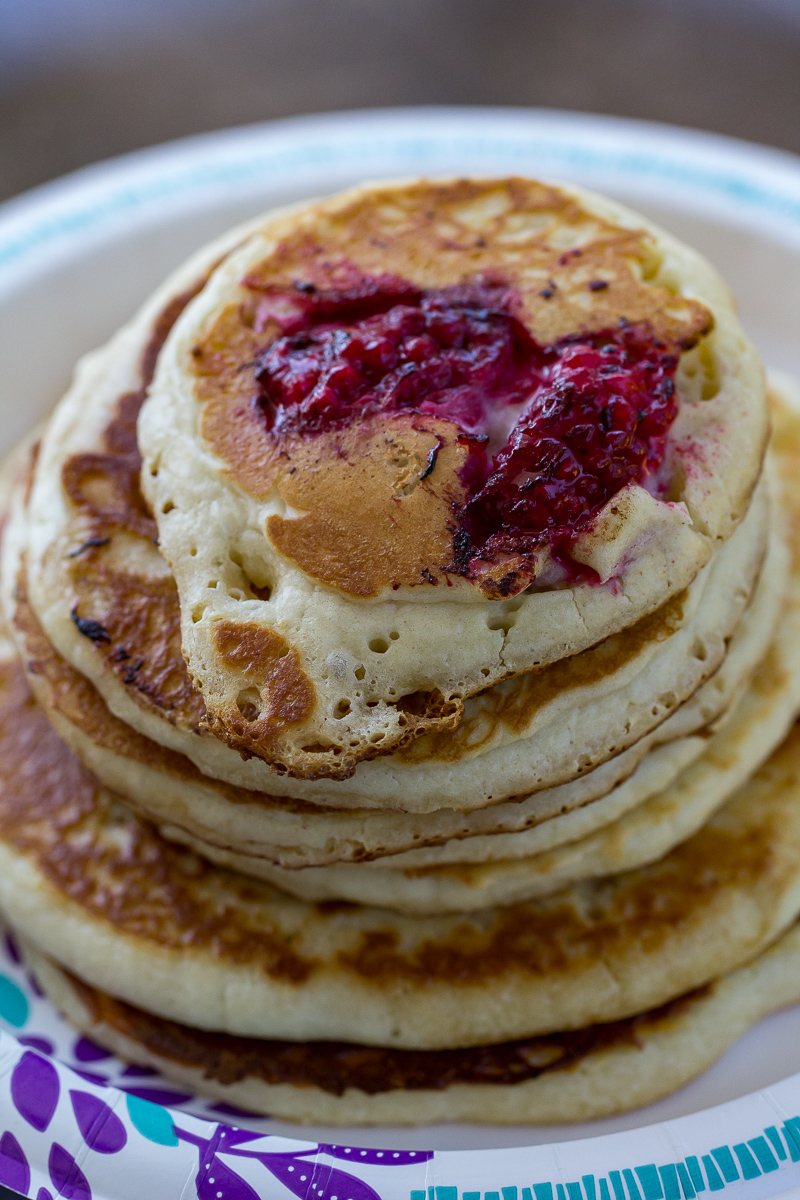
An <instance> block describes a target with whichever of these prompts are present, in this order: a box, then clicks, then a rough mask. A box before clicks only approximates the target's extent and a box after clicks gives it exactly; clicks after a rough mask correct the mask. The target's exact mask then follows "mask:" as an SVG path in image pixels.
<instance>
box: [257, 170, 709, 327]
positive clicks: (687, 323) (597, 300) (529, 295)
mask: <svg viewBox="0 0 800 1200" xmlns="http://www.w3.org/2000/svg"><path fill="white" fill-rule="evenodd" d="M274 232H275V234H276V235H277V237H278V238H279V239H280V240H279V243H278V245H277V247H276V249H275V250H274V252H273V253H272V254H271V255H270V256H269V257H268V258H267V259H265V260H264V261H263V262H262V263H259V264H258V266H256V267H255V268H253V270H251V271H250V273H249V275H248V279H247V284H248V286H250V287H253V288H265V287H275V286H283V287H287V288H289V287H291V286H292V285H293V283H294V282H295V280H297V279H298V278H300V279H303V280H304V281H306V280H307V281H308V282H310V283H314V284H316V285H317V286H319V287H324V286H326V284H328V281H329V280H330V277H331V269H332V266H334V267H335V266H336V265H338V263H340V262H342V261H343V260H346V261H348V262H351V263H354V264H355V265H356V266H357V267H358V268H359V269H360V270H361V271H363V272H365V273H367V274H375V275H378V274H381V273H383V272H388V273H391V274H396V275H400V276H402V277H403V278H405V279H409V280H410V281H411V282H412V283H416V284H417V285H418V286H420V287H447V286H449V285H451V284H456V283H461V282H462V281H464V280H465V279H468V278H471V277H474V276H475V275H477V274H492V273H495V274H496V273H498V272H500V273H501V274H502V276H503V277H504V278H505V279H506V280H508V282H509V283H510V284H511V285H512V286H513V287H514V288H516V289H517V290H518V291H519V294H520V297H521V301H522V315H523V317H524V320H525V323H526V325H527V326H528V328H529V329H530V331H531V333H532V334H533V336H534V337H535V338H536V340H537V341H538V342H541V343H542V344H545V345H547V344H550V343H552V342H555V341H558V340H559V338H562V337H566V336H568V335H570V334H575V333H590V332H597V331H598V330H601V329H608V328H611V327H613V326H614V325H616V324H617V323H618V321H619V319H620V317H624V318H625V319H626V320H627V321H630V322H631V323H638V322H644V323H647V324H649V325H650V326H651V327H652V328H653V331H654V332H655V334H656V336H657V337H659V338H661V339H662V340H664V341H667V342H670V343H672V344H674V345H676V346H688V345H693V344H694V342H695V341H696V340H697V338H698V337H699V336H701V334H703V333H705V332H707V331H708V330H709V329H710V328H711V325H712V318H711V316H710V314H709V312H708V310H707V309H706V308H705V307H704V305H702V304H700V303H698V302H697V301H696V300H689V299H684V298H683V297H681V296H677V295H674V294H672V293H671V292H669V291H667V290H666V288H664V287H659V286H656V285H654V284H653V283H652V282H650V281H649V280H651V279H652V277H653V275H654V274H655V273H656V272H657V269H658V265H659V264H658V252H657V249H656V247H655V245H654V243H653V240H652V238H651V237H650V235H649V234H647V233H645V232H643V231H642V230H637V229H633V230H629V229H623V228H621V227H620V226H617V225H614V224H612V223H610V222H608V221H605V220H603V219H602V218H601V217H596V216H593V215H592V214H590V213H588V212H587V211H586V210H585V209H584V208H583V207H582V205H581V204H580V203H579V202H578V201H577V200H574V199H571V198H570V197H569V196H567V195H565V194H564V193H562V192H560V191H558V190H557V189H556V188H553V187H549V186H547V185H546V184H542V183H539V182H536V181H534V180H528V179H520V178H509V179H504V180H466V179H464V180H458V181H456V182H453V183H432V182H429V181H427V180H420V181H418V182H414V183H410V184H401V185H398V186H394V187H391V188H390V189H387V190H383V191H381V190H378V191H375V192H373V191H367V192H365V193H363V194H361V195H359V196H356V197H355V198H349V197H344V198H342V199H340V200H336V199H334V200H333V201H332V202H329V203H326V204H323V205H321V206H319V208H318V209H312V210H311V212H310V213H308V214H304V215H301V216H300V217H299V218H297V217H291V218H289V219H288V220H287V221H284V222H278V223H276V227H275V230H274ZM597 279H603V280H604V281H605V282H607V283H608V285H609V286H608V287H606V288H603V289H600V290H596V291H592V290H591V289H590V288H589V287H588V284H589V283H590V282H591V281H593V280H597ZM552 285H555V286H552ZM543 288H544V289H546V290H550V291H552V295H550V296H548V297H543V296H542V294H541V293H542V289H543Z"/></svg>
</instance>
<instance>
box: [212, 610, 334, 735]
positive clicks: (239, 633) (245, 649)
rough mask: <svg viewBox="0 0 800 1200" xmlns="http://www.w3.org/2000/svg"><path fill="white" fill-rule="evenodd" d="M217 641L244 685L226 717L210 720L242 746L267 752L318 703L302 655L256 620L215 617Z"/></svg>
mask: <svg viewBox="0 0 800 1200" xmlns="http://www.w3.org/2000/svg"><path fill="white" fill-rule="evenodd" d="M214 643H215V645H216V649H217V653H218V654H219V656H220V658H221V659H222V661H223V662H224V663H225V665H226V666H227V667H231V668H233V670H234V671H236V672H238V674H239V676H240V684H241V691H240V693H239V695H238V696H237V697H236V700H235V702H233V703H231V704H229V706H228V711H227V712H226V713H225V715H224V718H222V719H220V718H216V719H215V720H213V721H212V720H211V719H209V721H208V724H209V726H210V728H211V730H212V732H214V733H217V734H221V735H223V736H224V737H225V740H226V741H227V742H228V744H229V745H233V746H235V747H236V748H237V749H238V750H239V751H240V752H243V753H254V752H255V753H259V752H262V753H263V752H268V751H269V749H270V748H271V747H272V746H273V745H274V743H275V740H276V739H277V738H278V737H279V736H280V735H281V734H282V733H284V732H285V730H287V729H290V728H292V726H294V725H302V724H303V723H304V722H305V721H306V720H307V719H308V717H309V716H310V715H311V713H312V712H313V711H314V706H315V705H316V700H317V697H316V692H315V690H314V685H313V684H312V682H311V680H310V679H309V678H308V676H307V675H306V673H305V672H304V671H303V668H302V666H301V662H300V655H299V654H298V652H297V650H296V648H295V647H294V646H292V645H291V644H290V643H289V642H288V641H287V640H286V638H285V637H283V635H282V634H280V633H277V632H276V631H275V630H274V629H269V628H266V627H265V626H263V625H256V624H254V623H253V622H239V623H234V622H232V621H224V620H222V621H217V622H215V624H214Z"/></svg>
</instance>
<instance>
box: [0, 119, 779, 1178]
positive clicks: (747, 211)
mask: <svg viewBox="0 0 800 1200" xmlns="http://www.w3.org/2000/svg"><path fill="white" fill-rule="evenodd" d="M376 147H381V153H382V154H383V159H381V157H380V154H378V155H377V156H376V153H375V151H376ZM392 148H393V149H392ZM401 151H402V155H404V156H405V157H403V159H402V160H403V162H404V163H405V162H407V163H408V167H409V169H411V168H413V167H415V166H420V167H422V168H423V170H421V171H420V172H419V173H424V166H425V164H426V163H432V162H435V161H436V158H437V155H439V157H440V159H441V157H445V158H446V156H447V154H450V155H451V156H453V157H454V158H457V157H458V155H459V154H460V155H466V154H467V153H468V152H469V153H475V155H476V157H478V158H480V159H481V161H484V160H485V161H486V162H487V163H491V161H492V158H493V156H494V157H495V158H497V157H498V155H500V156H502V155H503V154H505V155H513V156H515V157H516V158H517V159H518V160H519V161H520V162H523V161H524V160H525V158H526V156H527V158H528V160H530V158H531V156H533V155H538V156H539V159H540V160H541V161H543V162H552V163H556V164H557V163H558V162H561V163H562V164H563V166H564V167H565V169H566V171H567V177H568V176H569V171H570V170H580V172H581V174H582V176H583V177H586V175H587V174H589V175H590V176H591V177H592V179H593V180H594V179H595V178H596V179H597V186H598V187H602V186H603V180H604V179H608V178H612V177H613V178H614V179H616V180H618V181H620V180H624V181H626V183H627V185H628V187H629V188H630V191H631V193H635V194H639V195H641V196H643V197H645V196H647V195H650V196H652V195H653V194H654V193H657V191H658V188H659V187H662V188H663V186H664V184H665V183H668V184H669V185H670V187H671V188H672V189H673V190H672V191H671V193H670V202H671V203H673V204H675V206H676V207H682V206H683V207H685V208H686V209H687V210H688V211H693V212H699V211H702V212H703V213H705V214H707V215H711V216H714V217H716V218H717V219H718V220H720V221H722V222H724V223H727V224H730V225H733V226H736V227H739V228H748V229H755V230H757V231H758V232H760V233H761V234H763V235H765V236H767V237H769V238H771V239H772V240H775V241H777V242H780V243H783V244H786V245H788V246H791V247H792V248H793V249H800V156H797V155H794V154H792V153H790V152H788V151H783V150H779V149H775V148H772V147H766V146H759V145H756V144H754V143H751V142H746V141H743V140H739V139H735V138H730V137H726V136H723V135H719V134H713V133H707V132H704V131H701V130H691V129H684V128H681V127H678V126H672V125H665V124H660V123H657V122H650V121H639V120H632V119H629V118H624V117H610V116H603V115H600V114H588V113H577V112H566V111H560V110H554V109H523V108H491V107H483V106H481V107H477V106H447V107H445V106H421V107H413V108H392V109H367V110H360V111H345V112H335V113H324V114H318V115H310V116H298V117H289V118H284V119H282V120H279V121H266V122H259V123H255V124H252V125H245V126H238V127H233V128H231V129H225V130H217V131H213V132H210V133H201V134H195V135H191V136H189V137H184V138H180V139H177V140H174V141H170V142H166V143H162V144H160V145H157V146H153V147H148V148H144V149H141V150H136V151H133V152H131V153H128V154H123V155H119V156H116V157H114V158H111V159H106V160H104V161H102V162H99V163H95V164H92V165H90V166H87V167H83V168H80V169H79V170H77V171H73V172H71V173H70V174H68V175H66V176H62V177H61V178H59V179H56V180H53V181H51V182H49V183H45V184H42V185H40V186H38V187H36V188H33V189H31V190H30V191H27V192H24V193H22V194H21V195H19V196H16V197H13V198H11V199H10V200H7V201H5V202H4V203H3V204H1V205H0V299H2V300H4V301H5V302H8V301H9V300H12V299H13V295H14V292H15V291H16V290H18V289H21V288H23V287H25V286H26V285H27V284H28V283H29V282H31V281H32V280H34V279H35V278H37V277H39V276H41V274H43V273H46V271H47V270H48V269H52V267H53V266H54V265H57V264H60V263H62V262H66V261H69V260H70V259H75V258H79V257H80V256H81V255H83V254H85V253H87V252H90V251H91V250H93V249H95V248H98V247H100V246H102V244H103V243H104V242H107V241H112V240H114V239H116V238H117V237H119V235H120V233H121V232H123V230H124V231H125V232H128V233H130V232H134V231H136V230H139V229H142V228H145V227H147V226H148V225H151V224H158V223H159V221H163V220H164V218H165V214H167V213H168V214H169V215H170V217H171V218H174V219H177V218H179V217H180V215H181V213H182V212H184V213H186V212H195V213H196V212H199V211H202V210H203V209H204V208H211V207H213V206H214V205H215V204H219V203H220V201H221V200H222V199H223V198H225V197H229V198H231V199H233V198H236V197H237V196H238V197H239V198H242V197H243V196H246V195H247V192H248V190H249V191H255V190H257V189H258V187H259V186H263V182H264V180H265V178H266V177H267V172H269V171H275V170H276V169H279V168H280V166H281V163H282V164H283V169H284V170H285V172H286V173H287V178H291V181H292V182H293V184H294V185H295V186H301V185H302V180H303V178H304V177H307V176H310V175H311V174H312V173H313V171H314V170H316V171H319V169H320V167H321V166H322V165H325V163H326V162H327V165H329V166H330V167H331V170H332V172H334V173H335V169H339V168H341V167H342V165H343V164H344V163H347V165H348V166H349V167H350V168H353V167H355V165H356V164H357V163H358V162H359V161H361V162H367V161H372V162H373V163H377V164H378V166H379V167H380V165H381V164H382V163H384V164H385V163H388V162H389V161H391V158H392V153H394V155H395V159H396V160H397V161H399V159H400V158H401V157H402V155H401V153H400V152H401ZM443 152H444V154H443ZM348 153H349V155H350V157H349V158H346V157H345V156H346V155H347V154H348ZM548 155H549V157H548ZM304 173H305V174H304ZM365 173H366V174H370V173H372V174H376V172H365ZM377 173H381V172H380V171H379V172H377ZM546 173H547V174H549V173H550V172H549V170H548V171H547V172H546ZM553 174H554V175H556V174H557V172H553ZM9 1039H10V1041H11V1042H12V1043H13V1045H14V1047H16V1049H17V1050H18V1051H19V1052H20V1055H22V1054H25V1053H32V1052H31V1051H30V1050H27V1049H26V1048H25V1047H24V1046H23V1045H22V1044H21V1043H19V1042H17V1040H16V1039H15V1038H14V1036H13V1034H11V1033H8V1032H5V1031H3V1032H2V1034H0V1062H2V1061H3V1060H4V1059H5V1060H6V1061H9V1059H8V1056H9V1053H10V1051H9ZM33 1053H35V1052H33ZM12 1056H13V1055H12ZM57 1070H58V1071H59V1072H62V1071H63V1072H70V1070H71V1069H70V1068H69V1066H68V1065H66V1064H63V1063H60V1062H59V1063H58V1064H57ZM5 1075H6V1073H5V1072H3V1071H1V1070H0V1113H2V1115H3V1117H7V1115H8V1111H9V1104H10V1095H11V1093H10V1092H9V1093H6V1084H7V1081H8V1080H7V1079H6V1078H5ZM12 1076H13V1071H12V1072H11V1075H9V1076H8V1078H9V1079H10V1078H11V1077H12ZM82 1086H83V1087H84V1088H85V1087H86V1084H85V1083H84V1084H82ZM111 1090H112V1091H113V1092H115V1093H116V1094H117V1096H118V1097H121V1098H122V1101H124V1097H125V1094H124V1093H122V1092H120V1091H119V1089H116V1088H113V1087H112V1088H111ZM782 1096H786V1097H789V1096H793V1097H794V1102H795V1104H796V1105H797V1109H798V1111H800V1075H796V1076H792V1077H790V1078H789V1079H787V1080H783V1081H781V1082H780V1083H779V1084H776V1085H773V1086H772V1087H771V1088H766V1089H762V1090H761V1091H758V1092H754V1093H751V1094H750V1095H748V1096H744V1097H739V1098H738V1099H735V1100H732V1101H728V1102H726V1103H724V1104H722V1105H718V1106H715V1107H714V1108H711V1109H701V1110H698V1111H696V1112H694V1113H691V1114H687V1115H686V1116H684V1117H680V1118H672V1119H669V1120H666V1121H661V1122H657V1123H655V1124H652V1125H643V1126H638V1127H636V1128H634V1129H629V1130H625V1131H621V1132H617V1133H613V1134H604V1135H600V1136H589V1137H585V1138H578V1139H575V1140H573V1141H567V1142H550V1143H544V1144H541V1145H539V1146H524V1145H523V1146H520V1147H518V1148H517V1149H512V1150H508V1149H504V1150H487V1149H481V1150H472V1151H435V1152H432V1153H433V1155H434V1157H433V1159H432V1160H431V1162H436V1163H437V1167H438V1164H441V1165H442V1169H444V1168H445V1163H446V1162H450V1163H451V1164H452V1166H453V1168H455V1167H456V1166H457V1165H458V1160H462V1159H463V1160H464V1161H465V1162H466V1161H467V1160H466V1159H465V1156H467V1157H468V1158H469V1161H470V1162H472V1164H473V1166H475V1165H476V1164H477V1163H478V1161H479V1160H482V1161H483V1163H484V1164H486V1163H488V1162H489V1160H490V1159H491V1158H492V1156H505V1158H506V1159H513V1158H514V1157H515V1156H519V1155H527V1156H528V1159H529V1160H530V1162H531V1164H532V1163H533V1161H534V1159H537V1157H541V1155H542V1154H545V1153H550V1154H551V1155H552V1156H553V1159H552V1168H553V1174H552V1176H551V1178H552V1179H554V1180H555V1181H556V1184H555V1186H556V1187H557V1188H561V1189H562V1190H561V1192H560V1193H559V1195H558V1200H566V1194H565V1193H564V1191H563V1186H564V1185H566V1181H567V1177H568V1175H569V1170H567V1167H568V1165H569V1164H570V1163H573V1162H577V1161H578V1160H579V1159H580V1158H581V1156H582V1155H584V1154H585V1153H587V1152H588V1151H589V1150H591V1152H592V1153H594V1152H596V1151H599V1150H600V1149H601V1148H602V1147H601V1144H603V1145H605V1144H611V1143H613V1144H618V1143H619V1139H623V1140H624V1142H625V1143H626V1142H627V1141H628V1140H630V1142H631V1145H632V1146H633V1144H635V1143H636V1142H637V1139H638V1141H641V1140H642V1137H644V1135H647V1137H649V1138H650V1139H651V1142H652V1141H655V1142H658V1141H659V1139H660V1140H661V1141H664V1139H666V1141H667V1142H668V1143H669V1144H675V1140H676V1138H677V1137H678V1133H677V1130H678V1127H680V1128H681V1129H682V1128H684V1126H685V1125H686V1123H687V1122H688V1123H694V1124H696V1126H697V1129H696V1130H694V1132H693V1134H692V1136H693V1137H694V1136H699V1135H700V1133H701V1132H702V1133H703V1134H705V1131H706V1130H707V1129H711V1128H716V1125H717V1123H718V1119H719V1117H720V1114H722V1113H723V1111H724V1112H725V1113H726V1114H728V1117H729V1115H730V1113H731V1112H733V1110H734V1109H737V1106H738V1108H739V1109H742V1111H745V1110H746V1111H747V1113H748V1119H749V1117H750V1116H753V1115H754V1114H755V1113H756V1112H758V1113H759V1114H761V1113H762V1112H763V1111H765V1109H764V1105H766V1106H767V1108H769V1109H770V1110H771V1111H777V1109H779V1108H780V1109H785V1111H786V1112H788V1111H789V1110H788V1109H786V1108H785V1103H784V1100H782V1099H780V1098H779V1097H782ZM776 1106H777V1108H776ZM790 1107H791V1106H790ZM167 1111H168V1112H171V1113H174V1115H175V1117H176V1119H180V1121H181V1122H183V1123H186V1121H187V1120H192V1121H199V1120H200V1119H199V1118H189V1116H188V1114H186V1113H185V1112H182V1111H180V1110H167ZM737 1111H738V1109H737ZM728 1117H726V1118H725V1119H728ZM798 1120H799V1121H800V1118H798ZM219 1128H221V1129H225V1128H231V1127H229V1126H224V1125H220V1126H219ZM798 1131H800V1124H798ZM301 1132H302V1131H301ZM640 1135H642V1136H641V1137H640ZM681 1136H683V1135H681ZM759 1136H760V1135H759ZM284 1140H285V1139H284ZM301 1140H302V1138H300V1139H298V1141H301ZM701 1140H702V1139H701ZM761 1140H762V1141H763V1137H762V1139H761ZM784 1140H786V1139H784ZM645 1141H646V1139H645ZM751 1141H752V1139H751ZM311 1144H312V1143H309V1145H311ZM313 1144H316V1143H313ZM787 1146H788V1147H789V1149H790V1150H791V1146H790V1145H789V1142H787ZM642 1149H643V1150H644V1144H643V1145H642ZM797 1150H798V1165H797V1167H796V1169H795V1170H794V1174H793V1177H792V1179H791V1180H789V1179H788V1178H787V1177H786V1175H785V1174H784V1173H783V1172H782V1171H781V1172H780V1175H781V1180H780V1186H778V1179H777V1178H775V1179H772V1180H771V1182H770V1180H769V1179H768V1178H767V1175H768V1172H763V1173H762V1174H760V1175H759V1176H758V1177H753V1179H752V1180H751V1181H750V1182H748V1183H747V1184H746V1188H747V1191H748V1195H749V1196H753V1197H754V1198H755V1197H756V1196H766V1195H769V1194H773V1193H774V1192H777V1191H780V1190H783V1188H785V1187H788V1186H790V1185H791V1183H800V1132H799V1133H798V1143H797ZM370 1153H372V1151H370ZM420 1153H423V1152H420ZM2 1154H3V1148H2V1141H1V1140H0V1163H2ZM470 1156H471V1157H470ZM706 1157H708V1156H706ZM785 1158H786V1156H785V1155H784V1159H785ZM792 1158H793V1159H794V1155H792ZM542 1161H543V1162H544V1160H542ZM656 1161H657V1160H656ZM786 1161H787V1163H788V1159H787V1160H786ZM782 1165H783V1164H782ZM789 1166H791V1167H794V1162H792V1163H791V1164H789ZM448 1169H450V1168H449V1167H448ZM458 1169H459V1170H461V1169H462V1167H458ZM463 1169H465V1170H467V1171H469V1170H470V1169H472V1168H470V1167H469V1166H467V1167H464V1168H463ZM487 1169H488V1168H487ZM526 1169H527V1168H526ZM633 1169H635V1170H637V1171H638V1170H639V1169H638V1168H633ZM654 1169H655V1168H654ZM473 1173H474V1172H473ZM630 1173H631V1172H630V1170H629V1169H628V1170H627V1174H626V1176H625V1179H626V1187H627V1194H626V1192H625V1191H624V1190H623V1191H622V1192H621V1193H620V1192H617V1191H615V1200H642V1197H641V1195H637V1194H636V1193H635V1191H634V1190H633V1189H632V1188H631V1186H630V1182H629V1181H628V1179H627V1176H628V1175H630ZM1 1174H2V1172H1V1171H0V1175H1ZM437 1174H438V1170H437V1169H434V1168H431V1169H430V1170H428V1172H427V1174H426V1179H427V1178H430V1179H431V1183H430V1185H428V1184H427V1183H426V1184H425V1188H424V1189H423V1190H422V1191H421V1192H419V1193H418V1195H417V1196H415V1195H414V1190H413V1189H412V1191H411V1197H412V1200H426V1196H429V1195H431V1194H430V1193H428V1192H427V1190H426V1189H427V1187H428V1186H431V1187H434V1186H435V1187H437V1188H439V1185H438V1184H437V1183H435V1182H434V1178H435V1176H436V1175H437ZM707 1174H708V1172H707ZM51 1175H52V1172H51ZM593 1177H594V1176H592V1178H593ZM468 1178H469V1176H468V1175H467V1176H465V1179H468ZM585 1178H589V1176H588V1175H587V1176H585ZM631 1178H633V1176H631ZM559 1179H560V1180H561V1183H558V1180H559ZM612 1182H613V1180H612ZM640 1182H641V1183H642V1189H643V1191H644V1200H661V1197H659V1196H658V1195H657V1194H656V1191H655V1190H654V1189H653V1187H651V1191H650V1193H649V1194H648V1192H647V1187H646V1185H645V1184H644V1183H643V1181H642V1179H641V1176H640ZM729 1182H733V1181H731V1180H725V1181H723V1183H729ZM709 1184H710V1185H711V1186H712V1189H713V1184H711V1178H710V1176H709ZM772 1184H774V1185H776V1186H772ZM543 1186H544V1185H543ZM572 1186H573V1185H572V1184H570V1185H569V1188H570V1189H572ZM575 1186H577V1188H578V1191H577V1194H575V1193H573V1191H572V1190H570V1191H569V1194H568V1196H569V1200H584V1193H585V1197H586V1200H594V1196H593V1195H592V1194H590V1191H589V1189H588V1185H587V1184H586V1183H585V1179H584V1192H581V1189H580V1185H575ZM621 1186H622V1184H621V1183H620V1187H621ZM635 1186H636V1185H635V1180H634V1189H635ZM665 1186H666V1185H665V1184H664V1183H663V1178H662V1193H661V1195H662V1196H664V1195H665V1192H664V1187H665ZM449 1187H450V1185H449V1184H445V1183H444V1182H443V1184H442V1187H441V1192H442V1194H440V1191H439V1190H437V1191H436V1192H435V1193H433V1195H435V1200H456V1196H455V1195H454V1194H453V1193H451V1192H449V1191H448V1188H449ZM615 1187H616V1185H615ZM713 1190H716V1189H713ZM445 1193H446V1194H445ZM392 1194H394V1193H392ZM405 1195H406V1196H407V1195H408V1192H407V1191H406V1192H405ZM535 1196H536V1200H549V1197H548V1196H546V1195H545V1193H541V1194H540V1193H539V1191H536V1192H535ZM550 1196H552V1189H551V1193H550ZM109 1200H110V1197H109ZM176 1200H177V1198H176ZM504 1200H511V1198H510V1197H508V1196H506V1195H505V1193H504ZM523 1200H528V1198H527V1197H523ZM601 1200H603V1197H602V1196H601ZM667 1200H670V1197H669V1196H667Z"/></svg>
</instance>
